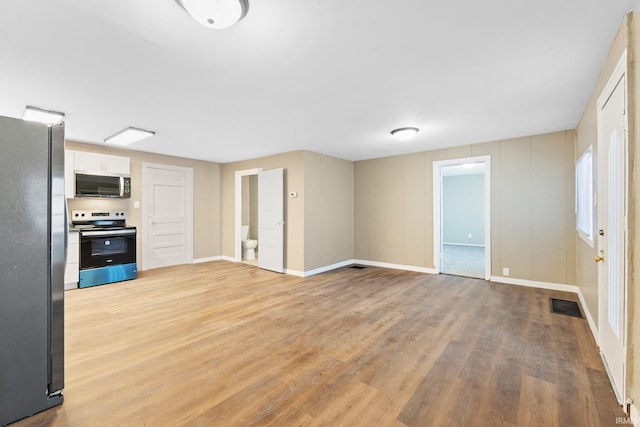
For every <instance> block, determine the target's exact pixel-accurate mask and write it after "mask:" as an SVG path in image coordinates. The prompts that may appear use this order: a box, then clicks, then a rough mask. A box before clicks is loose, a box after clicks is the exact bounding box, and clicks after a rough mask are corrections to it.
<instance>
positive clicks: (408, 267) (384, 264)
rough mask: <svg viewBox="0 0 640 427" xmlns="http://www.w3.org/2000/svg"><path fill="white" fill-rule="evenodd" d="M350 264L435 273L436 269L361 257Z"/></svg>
mask: <svg viewBox="0 0 640 427" xmlns="http://www.w3.org/2000/svg"><path fill="white" fill-rule="evenodd" d="M352 261H353V262H352V264H362V265H368V266H370V267H383V268H393V269H396V270H406V271H415V272H417V273H428V274H437V272H436V270H435V269H433V268H427V267H416V266H414V265H403V264H392V263H388V262H379V261H366V260H363V259H354V260H352Z"/></svg>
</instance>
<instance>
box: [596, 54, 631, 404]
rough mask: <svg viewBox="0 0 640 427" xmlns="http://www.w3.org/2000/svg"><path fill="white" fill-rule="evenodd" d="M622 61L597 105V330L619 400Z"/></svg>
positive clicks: (623, 301) (623, 201) (623, 200)
mask: <svg viewBox="0 0 640 427" xmlns="http://www.w3.org/2000/svg"><path fill="white" fill-rule="evenodd" d="M625 71H626V58H624V59H623V60H621V62H620V64H619V66H618V68H617V69H616V72H614V75H613V77H612V80H610V81H609V84H608V85H607V86H606V88H605V90H604V91H603V92H602V95H601V96H600V99H599V101H598V128H599V129H598V174H597V177H598V248H597V249H598V256H597V257H596V261H598V262H599V266H598V280H599V292H600V298H599V306H598V331H599V341H600V351H601V352H602V355H603V357H604V359H605V362H606V364H607V365H608V366H607V368H608V372H609V376H610V378H611V382H612V383H613V388H614V391H615V392H616V395H617V397H618V400H619V401H620V402H621V403H622V401H623V400H624V388H625V362H626V351H625V346H626V343H625V335H626V332H625V318H626V311H625V307H626V280H625V275H626V274H625V273H626V272H625V259H626V255H625V252H626V250H625V242H626V219H627V214H626V212H627V208H626V191H627V190H626V187H627V185H626V174H627V167H626V147H627V143H626V97H627V88H626V78H625V74H626V73H625Z"/></svg>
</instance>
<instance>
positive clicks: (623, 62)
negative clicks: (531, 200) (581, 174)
mask: <svg viewBox="0 0 640 427" xmlns="http://www.w3.org/2000/svg"><path fill="white" fill-rule="evenodd" d="M627 72H628V70H627V50H626V49H625V50H624V51H623V52H622V55H621V56H620V59H619V60H618V63H617V64H616V67H615V69H614V70H613V72H612V73H611V76H610V77H609V80H608V81H607V84H606V85H605V86H604V88H603V89H602V92H601V93H600V96H599V97H598V100H597V103H596V123H597V149H596V156H597V163H596V174H595V177H596V182H598V185H597V186H596V191H597V200H596V202H597V206H598V211H599V210H600V207H601V205H602V204H601V203H600V200H602V198H604V197H606V200H607V201H609V200H610V199H609V198H610V195H609V194H608V192H606V191H602V189H600V188H599V187H600V184H599V183H600V180H599V179H598V177H599V175H598V174H599V173H600V171H601V170H602V167H601V165H600V158H601V157H600V156H599V155H598V153H600V149H601V148H602V146H603V144H604V141H605V136H604V135H602V134H601V130H602V115H601V113H600V111H601V110H602V108H603V107H604V105H605V104H606V102H607V101H608V99H609V97H610V96H611V94H612V93H613V91H614V89H615V88H616V87H617V85H618V84H619V83H620V82H621V81H624V88H625V93H624V97H625V107H626V108H625V114H624V119H623V127H624V132H623V133H624V135H623V138H624V140H623V156H624V159H623V163H624V166H625V167H624V169H625V170H624V189H623V191H621V192H620V194H621V195H622V197H623V198H624V218H625V220H624V221H623V223H624V224H623V233H624V234H623V241H624V242H623V243H624V244H623V254H622V257H623V259H624V263H623V269H624V271H622V272H619V273H621V274H620V276H621V277H623V279H624V280H623V284H622V298H623V301H622V307H623V310H622V316H623V319H622V322H621V331H620V335H621V338H622V349H621V350H622V358H623V360H622V378H621V379H622V384H619V385H618V386H617V388H618V390H616V385H615V381H613V378H612V374H611V372H610V371H609V366H608V362H607V360H606V358H605V357H604V354H603V353H602V343H603V334H604V327H603V325H606V322H607V321H608V320H607V319H606V318H605V317H606V316H604V304H605V299H604V296H605V292H604V291H605V290H604V282H603V277H602V275H606V274H607V271H601V270H604V268H603V267H602V266H598V337H597V340H598V347H600V353H601V357H602V359H603V361H604V365H605V368H606V370H607V375H608V376H609V380H610V382H611V385H612V387H613V390H614V394H615V395H616V398H617V399H618V403H619V404H620V405H624V403H625V402H626V399H627V363H628V354H627V351H628V350H627V343H628V341H627V338H628V336H627V332H628V328H627V322H628V319H629V313H628V308H629V300H628V296H629V293H628V286H629V280H628V272H629V259H628V254H629V247H628V246H629V229H628V219H629V135H628V129H629V126H628V125H629V123H628V120H629V118H628V114H627V112H628V105H627V104H626V103H627V102H628V93H629V86H628V78H627ZM607 170H608V169H607ZM605 194H606V195H605ZM607 206H608V203H607ZM598 211H596V215H595V217H596V218H599V217H600V215H598ZM599 225H600V223H599V219H598V220H597V221H596V224H595V226H596V229H599V228H600V227H599ZM594 237H595V240H596V242H595V249H596V251H600V250H602V249H605V248H602V247H601V243H600V239H598V235H597V234H596V236H594ZM598 253H599V252H598ZM606 256H607V254H605V257H606Z"/></svg>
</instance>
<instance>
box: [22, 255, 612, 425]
mask: <svg viewBox="0 0 640 427" xmlns="http://www.w3.org/2000/svg"><path fill="white" fill-rule="evenodd" d="M551 296H554V297H558V298H565V299H574V300H575V298H576V295H574V294H569V293H562V292H555V291H546V290H540V289H533V288H524V287H518V286H513V285H503V284H495V283H489V282H485V281H483V280H478V279H469V278H462V277H455V276H446V275H428V274H421V273H414V272H406V271H399V270H392V269H383V268H376V267H368V268H365V269H362V270H357V269H353V268H348V267H345V268H340V269H337V270H334V271H331V272H328V273H324V274H319V275H316V276H312V277H308V278H299V277H294V276H287V275H281V274H276V273H271V272H268V271H264V270H260V269H258V268H256V267H253V266H250V265H246V264H241V263H238V264H236V263H230V262H226V261H216V262H210V263H203V264H195V265H187V266H178V267H169V268H163V269H157V270H152V271H148V272H143V273H142V274H141V275H140V278H139V279H137V280H134V281H128V282H122V283H116V284H111V285H104V286H99V287H95V288H89V289H77V290H72V291H68V292H66V294H65V297H66V302H65V305H66V388H65V390H64V394H65V403H64V404H63V405H62V406H59V407H56V408H54V409H51V410H48V411H45V412H42V413H40V414H36V415H35V416H33V417H30V418H27V419H24V420H22V421H19V422H18V423H16V424H15V426H16V427H18V426H20V427H26V426H143V425H146V426H181V425H186V426H240V425H273V426H302V425H308V426H316V425H325V426H339V425H345V426H599V425H603V426H609V425H616V417H624V414H623V412H622V410H621V408H620V407H619V406H618V405H617V404H616V401H615V398H614V395H613V391H612V389H611V387H610V385H609V383H608V379H607V375H606V373H605V371H604V368H603V365H602V361H601V359H600V356H599V354H598V351H597V348H596V346H595V343H594V340H593V338H592V336H591V334H590V331H589V327H588V325H587V321H586V320H584V319H577V318H572V317H568V316H562V315H558V314H552V313H550V311H549V297H551Z"/></svg>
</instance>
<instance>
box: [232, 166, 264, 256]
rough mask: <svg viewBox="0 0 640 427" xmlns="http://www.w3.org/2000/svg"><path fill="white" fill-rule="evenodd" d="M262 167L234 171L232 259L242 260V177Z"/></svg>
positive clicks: (257, 172) (259, 170)
mask: <svg viewBox="0 0 640 427" xmlns="http://www.w3.org/2000/svg"><path fill="white" fill-rule="evenodd" d="M260 172H262V168H254V169H245V170H241V171H236V173H235V176H236V178H235V206H236V207H235V226H234V230H235V232H234V233H233V235H234V241H235V243H234V247H235V252H234V259H233V260H234V261H235V262H241V261H242V177H243V176H247V175H259V174H260Z"/></svg>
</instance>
